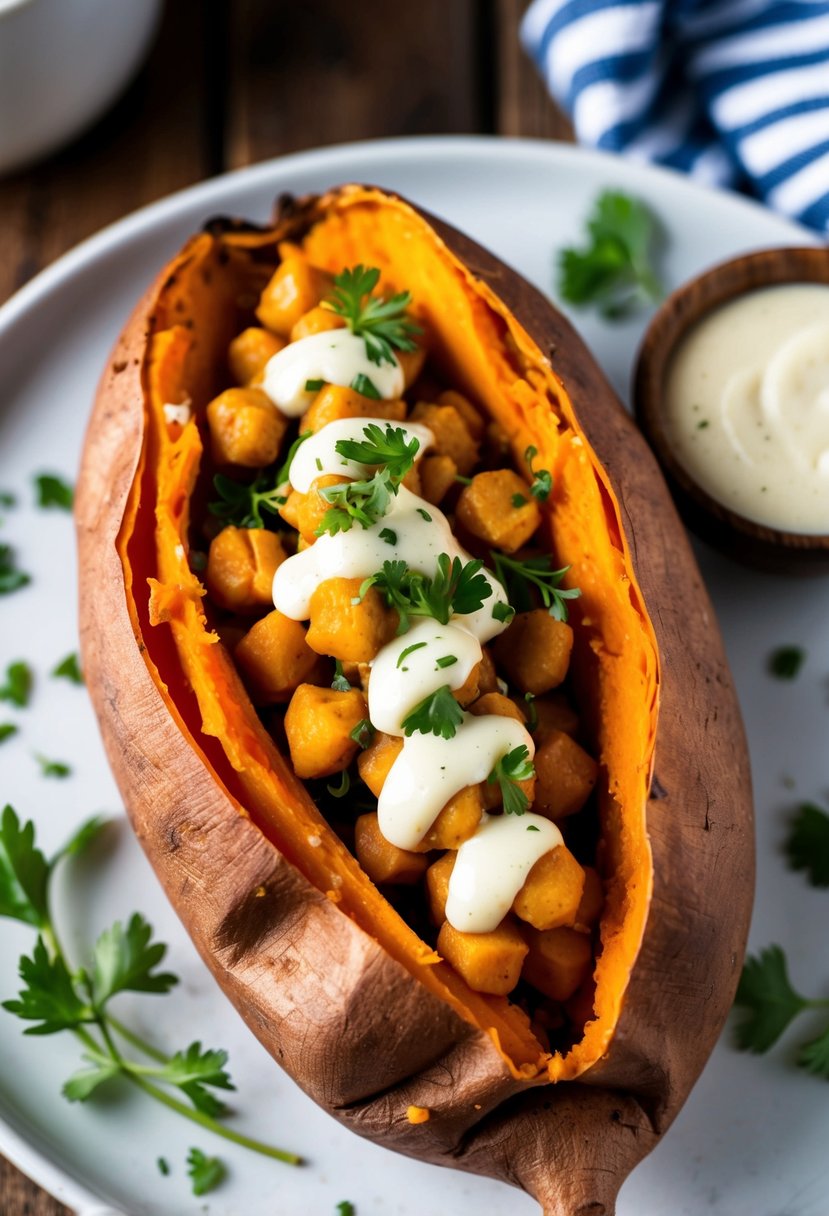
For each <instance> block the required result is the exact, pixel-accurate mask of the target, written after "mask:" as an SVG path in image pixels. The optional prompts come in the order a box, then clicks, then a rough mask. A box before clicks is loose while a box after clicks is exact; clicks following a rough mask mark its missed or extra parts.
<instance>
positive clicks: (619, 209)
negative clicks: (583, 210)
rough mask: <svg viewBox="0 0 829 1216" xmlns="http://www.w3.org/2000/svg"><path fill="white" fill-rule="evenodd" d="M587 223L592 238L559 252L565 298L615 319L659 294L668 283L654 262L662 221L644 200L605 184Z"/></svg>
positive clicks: (561, 293) (561, 286)
mask: <svg viewBox="0 0 829 1216" xmlns="http://www.w3.org/2000/svg"><path fill="white" fill-rule="evenodd" d="M586 227H587V233H588V237H589V243H588V244H586V245H585V246H584V247H583V248H581V249H576V248H573V247H568V248H566V249H562V250H561V252H560V253H559V257H558V283H557V286H558V291H559V294H560V295H561V297H562V299H564V300H566V301H567V302H568V303H570V304H575V305H577V306H578V307H586V306H588V305H591V304H592V305H595V307H596V308H598V310H599V312H600V313H601V315H602V316H603V317H605V318H606V319H608V320H615V319H617V318H620V317H623V316H626V315H627V314H628V313H630V312H631V311H633V310H634V309H635V308H636V307H637V306H638V305H640V304H641V303H643V302H645V301H648V300H656V299H658V298H659V296H660V295H661V291H662V288H661V284H660V282H659V279H658V277H657V275H656V271H655V270H654V266H653V255H654V246H655V245H656V243H657V237H658V235H659V225H658V224H657V221H656V219H655V218H654V216H653V215H652V214H651V212H650V211H649V210H648V208H647V207H646V206H645V204H644V203H642V202H640V201H639V200H638V199H635V198H630V197H629V196H628V195H626V194H622V193H621V192H620V191H618V190H605V191H604V192H603V193H602V194H600V195H599V197H598V198H597V199H596V202H595V204H594V206H593V210H592V211H591V213H590V215H589V217H588V220H587V225H586Z"/></svg>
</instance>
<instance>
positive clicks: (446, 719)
mask: <svg viewBox="0 0 829 1216" xmlns="http://www.w3.org/2000/svg"><path fill="white" fill-rule="evenodd" d="M461 722H463V710H462V709H461V707H460V705H459V704H458V702H457V701H456V700H455V698H454V697H453V696H452V689H451V688H450V687H449V685H448V684H444V685H443V686H442V687H441V688H439V689H438V690H437V691H436V692H433V693H430V694H429V696H428V697H424V698H423V700H422V701H419V702H418V703H417V705H415V707H414V709H413V710H412V711H411V712H410V713H408V714H407V715H406V717H405V718H404V719H403V722H402V726H403V733H404V734H405V735H413V734H415V732H419V733H420V734H422V735H438V736H439V737H440V738H441V739H454V737H455V735H456V733H457V729H458V727H459V726H460V724H461Z"/></svg>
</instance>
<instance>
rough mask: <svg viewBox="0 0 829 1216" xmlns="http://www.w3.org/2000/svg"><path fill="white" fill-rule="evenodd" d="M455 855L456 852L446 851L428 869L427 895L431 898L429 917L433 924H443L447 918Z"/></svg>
mask: <svg viewBox="0 0 829 1216" xmlns="http://www.w3.org/2000/svg"><path fill="white" fill-rule="evenodd" d="M455 857H456V854H455V853H444V854H443V856H442V857H439V858H438V860H437V861H435V862H433V863H432V864H431V865H430V866H429V869H428V870H427V871H426V895H427V898H428V900H429V917H430V919H431V921H432V924H433V925H442V924H443V922H444V921H445V920H446V901H447V899H448V898H449V879H450V878H451V877H452V871H453V870H454V868H455Z"/></svg>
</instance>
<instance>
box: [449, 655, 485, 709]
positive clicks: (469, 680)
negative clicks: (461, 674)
mask: <svg viewBox="0 0 829 1216" xmlns="http://www.w3.org/2000/svg"><path fill="white" fill-rule="evenodd" d="M480 667H481V664H480V663H476V664H475V666H474V667H473V668H472V670H471V671H470V673H469V675H468V676H467V677H466V679H465V680H464V682H463V684H461V686H460V688H454V689H453V690H452V696H453V697H454V698H455V700H456V701H457V702H458V704H459V705H463V707H464V709H465V708H466V706H467V705H470V704H471V703H472V702H473V701H474V700H475V699H476V698H477V696H478V693H479V692H480V688H479V687H478V677H479V672H480Z"/></svg>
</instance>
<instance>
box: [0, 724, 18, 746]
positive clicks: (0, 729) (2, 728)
mask: <svg viewBox="0 0 829 1216" xmlns="http://www.w3.org/2000/svg"><path fill="white" fill-rule="evenodd" d="M16 734H17V727H16V726H15V724H14V722H0V743H5V741H6V740H7V739H11V737H12V735H16Z"/></svg>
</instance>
